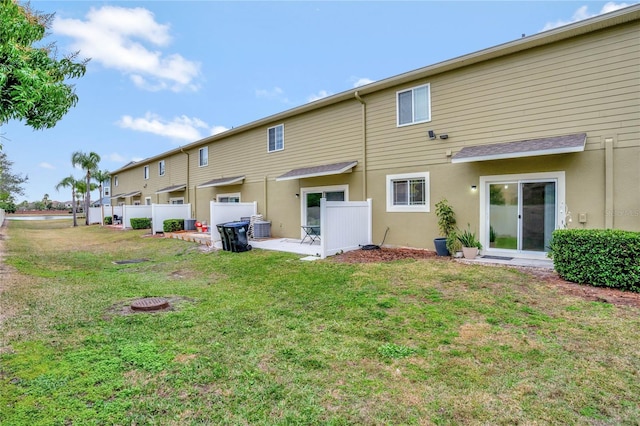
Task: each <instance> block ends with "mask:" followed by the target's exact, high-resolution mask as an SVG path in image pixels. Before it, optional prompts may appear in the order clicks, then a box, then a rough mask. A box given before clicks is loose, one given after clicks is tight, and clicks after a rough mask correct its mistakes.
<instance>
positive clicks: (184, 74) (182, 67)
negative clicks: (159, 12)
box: [51, 6, 200, 91]
mask: <svg viewBox="0 0 640 426" xmlns="http://www.w3.org/2000/svg"><path fill="white" fill-rule="evenodd" d="M51 29H52V30H53V32H54V33H55V34H56V35H65V36H68V37H71V38H73V39H74V42H73V43H72V49H73V50H79V51H80V54H81V55H82V56H84V57H89V58H91V60H92V61H95V62H98V63H100V64H102V65H103V66H105V67H106V68H113V69H116V70H119V71H121V72H123V73H125V74H127V75H129V76H130V78H131V80H132V82H133V83H134V84H135V85H136V86H137V87H139V88H142V89H145V90H164V89H169V90H173V91H181V90H185V89H189V90H197V88H198V87H197V85H196V84H195V83H194V82H193V81H194V79H196V78H197V77H198V76H199V75H200V64H198V63H197V62H193V61H189V60H187V59H185V58H184V57H182V56H181V55H179V54H175V53H174V54H166V53H164V52H162V51H160V50H157V48H158V47H164V46H167V45H168V44H169V42H170V41H171V36H170V35H169V29H170V28H169V25H164V24H159V23H157V22H156V21H155V19H154V16H153V13H151V12H150V11H149V10H147V9H144V8H141V7H137V8H131V9H128V8H124V7H118V6H103V7H101V8H99V9H96V8H91V10H90V11H89V12H88V13H87V15H86V20H85V21H82V20H79V19H64V18H60V17H56V19H55V20H54V21H53V24H52V27H51Z"/></svg>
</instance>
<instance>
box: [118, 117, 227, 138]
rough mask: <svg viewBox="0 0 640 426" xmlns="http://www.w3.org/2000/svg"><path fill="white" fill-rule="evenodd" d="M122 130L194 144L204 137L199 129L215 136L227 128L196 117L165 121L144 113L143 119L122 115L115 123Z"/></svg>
mask: <svg viewBox="0 0 640 426" xmlns="http://www.w3.org/2000/svg"><path fill="white" fill-rule="evenodd" d="M116 124H117V125H118V126H120V127H122V128H124V129H131V130H135V131H138V132H144V133H153V134H154V135H159V136H164V137H167V138H171V139H176V140H179V141H186V142H195V141H197V140H198V139H202V138H203V137H204V136H209V134H207V135H203V134H202V133H201V129H206V130H207V131H209V132H210V135H215V134H218V133H221V132H224V131H226V130H229V129H228V128H226V127H224V126H210V125H209V124H207V123H206V122H204V121H203V120H201V119H199V118H196V117H187V116H186V115H182V116H180V117H174V118H173V119H172V120H171V121H169V120H165V119H163V118H162V117H160V116H159V115H157V114H153V113H150V112H148V113H146V114H145V115H144V117H138V118H134V117H132V116H130V115H123V116H122V118H121V119H120V120H118V122H117V123H116Z"/></svg>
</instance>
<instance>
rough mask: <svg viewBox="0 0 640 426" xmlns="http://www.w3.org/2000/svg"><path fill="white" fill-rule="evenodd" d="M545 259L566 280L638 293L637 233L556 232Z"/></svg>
mask: <svg viewBox="0 0 640 426" xmlns="http://www.w3.org/2000/svg"><path fill="white" fill-rule="evenodd" d="M549 257H551V258H552V259H553V265H554V267H555V269H556V271H557V272H558V275H560V277H562V278H563V279H565V280H567V281H572V282H576V283H580V284H591V285H594V286H598V287H613V288H618V289H621V290H630V291H635V292H640V232H630V231H621V230H611V229H559V230H556V231H554V232H553V235H552V238H551V243H550V251H549Z"/></svg>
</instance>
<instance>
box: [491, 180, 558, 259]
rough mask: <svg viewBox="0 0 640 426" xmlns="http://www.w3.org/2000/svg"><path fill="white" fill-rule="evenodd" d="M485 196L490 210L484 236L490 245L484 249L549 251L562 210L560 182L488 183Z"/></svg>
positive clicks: (510, 181)
mask: <svg viewBox="0 0 640 426" xmlns="http://www.w3.org/2000/svg"><path fill="white" fill-rule="evenodd" d="M483 192H484V194H483V196H484V197H485V198H486V200H485V203H484V205H485V206H488V212H487V213H488V221H485V222H484V223H485V226H487V229H485V232H483V235H485V238H484V239H485V241H487V242H488V243H489V244H488V247H486V244H485V248H488V249H489V250H491V249H500V250H517V251H525V252H541V253H544V252H546V251H548V249H549V242H550V240H551V234H552V232H553V230H554V229H556V228H557V227H558V217H559V212H560V211H561V208H562V207H561V205H560V203H559V202H558V198H559V197H558V180H557V179H540V180H537V179H536V180H525V179H520V180H516V179H513V180H505V181H502V182H498V181H496V182H488V183H487V184H486V186H485V190H484V191H483Z"/></svg>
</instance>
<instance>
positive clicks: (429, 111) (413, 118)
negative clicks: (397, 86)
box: [396, 83, 431, 127]
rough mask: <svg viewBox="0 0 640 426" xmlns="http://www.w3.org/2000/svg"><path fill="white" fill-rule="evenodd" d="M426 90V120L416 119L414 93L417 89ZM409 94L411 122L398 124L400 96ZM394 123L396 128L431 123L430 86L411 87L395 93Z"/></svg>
mask: <svg viewBox="0 0 640 426" xmlns="http://www.w3.org/2000/svg"><path fill="white" fill-rule="evenodd" d="M424 88H426V89H427V105H426V108H427V111H426V113H427V118H425V119H422V120H420V119H416V96H415V93H416V91H417V90H419V89H424ZM407 92H411V121H410V122H407V123H400V95H401V94H403V93H407ZM396 120H397V121H396V123H397V125H398V127H404V126H411V125H413V124H418V123H428V122H429V121H431V84H429V83H427V84H423V85H421V86H416V87H411V88H409V89H404V90H398V91H397V92H396Z"/></svg>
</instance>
